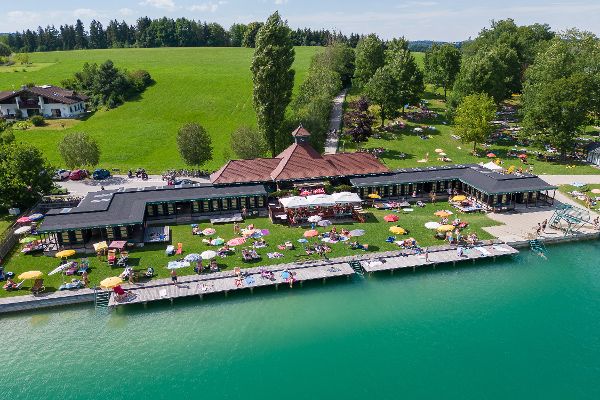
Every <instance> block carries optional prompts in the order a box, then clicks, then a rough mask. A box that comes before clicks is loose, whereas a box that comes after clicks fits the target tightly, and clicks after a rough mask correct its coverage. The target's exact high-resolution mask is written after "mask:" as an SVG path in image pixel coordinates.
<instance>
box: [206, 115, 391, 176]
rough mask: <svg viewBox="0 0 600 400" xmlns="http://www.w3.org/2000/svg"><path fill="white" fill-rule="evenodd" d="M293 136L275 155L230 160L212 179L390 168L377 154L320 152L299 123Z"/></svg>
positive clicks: (358, 173) (337, 173)
mask: <svg viewBox="0 0 600 400" xmlns="http://www.w3.org/2000/svg"><path fill="white" fill-rule="evenodd" d="M292 136H293V137H294V143H293V144H292V145H291V146H289V147H288V148H287V149H285V150H284V151H282V152H281V153H280V154H279V155H277V156H276V157H274V158H257V159H253V160H232V161H230V162H228V163H227V164H225V165H224V166H223V168H221V169H220V170H219V171H217V172H215V173H214V174H212V175H211V182H213V183H214V184H237V183H248V182H263V183H269V182H275V183H280V182H292V181H298V180H313V179H323V178H337V177H344V178H346V177H350V176H365V175H372V174H381V173H386V172H389V169H388V168H387V167H386V166H385V165H383V164H382V163H381V161H379V159H377V157H375V156H373V155H372V154H369V153H338V154H325V155H321V154H319V152H317V151H316V150H315V149H314V148H313V147H312V146H311V145H310V143H309V141H308V139H309V138H310V133H309V132H308V131H307V130H306V129H305V128H304V127H302V125H300V126H299V127H298V128H296V129H295V130H294V131H293V132H292ZM267 172H268V173H267Z"/></svg>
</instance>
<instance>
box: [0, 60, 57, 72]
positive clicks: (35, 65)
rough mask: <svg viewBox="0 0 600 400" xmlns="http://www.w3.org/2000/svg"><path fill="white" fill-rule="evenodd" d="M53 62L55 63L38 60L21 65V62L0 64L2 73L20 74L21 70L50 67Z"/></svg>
mask: <svg viewBox="0 0 600 400" xmlns="http://www.w3.org/2000/svg"><path fill="white" fill-rule="evenodd" d="M52 64H54V63H51V62H50V63H41V62H38V63H31V64H26V65H21V64H13V65H0V73H13V74H18V73H21V72H22V73H26V72H33V71H39V70H40V69H42V68H46V67H49V66H50V65H52Z"/></svg>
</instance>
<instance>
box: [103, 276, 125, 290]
mask: <svg viewBox="0 0 600 400" xmlns="http://www.w3.org/2000/svg"><path fill="white" fill-rule="evenodd" d="M121 282H123V279H121V278H120V277H118V276H111V277H110V278H106V279H103V280H101V281H100V287H101V288H102V289H111V288H114V287H115V286H117V285H119V284H120V283H121Z"/></svg>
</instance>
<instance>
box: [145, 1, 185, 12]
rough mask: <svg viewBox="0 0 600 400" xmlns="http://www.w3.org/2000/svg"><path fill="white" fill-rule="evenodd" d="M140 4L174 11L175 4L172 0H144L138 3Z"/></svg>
mask: <svg viewBox="0 0 600 400" xmlns="http://www.w3.org/2000/svg"><path fill="white" fill-rule="evenodd" d="M140 5H142V6H151V7H155V8H160V9H162V10H167V11H175V10H176V9H177V6H176V5H175V1H173V0H144V1H142V2H141V3H140Z"/></svg>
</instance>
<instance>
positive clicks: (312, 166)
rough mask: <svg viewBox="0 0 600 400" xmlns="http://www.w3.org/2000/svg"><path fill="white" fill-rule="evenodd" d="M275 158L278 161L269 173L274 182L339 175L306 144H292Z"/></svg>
mask: <svg viewBox="0 0 600 400" xmlns="http://www.w3.org/2000/svg"><path fill="white" fill-rule="evenodd" d="M276 158H278V159H280V161H279V164H278V165H277V167H276V168H275V169H274V170H273V172H271V178H272V179H273V180H274V181H285V180H291V179H306V178H315V177H327V176H337V175H340V173H339V172H338V171H337V169H336V168H335V167H333V165H331V164H330V163H328V162H327V161H325V159H324V158H323V156H321V155H320V154H319V153H318V152H317V151H316V150H315V149H313V148H312V146H311V145H310V144H308V143H294V144H292V145H291V146H290V147H288V148H287V149H285V150H284V151H282V152H281V153H280V154H279V155H278V156H277V157H276Z"/></svg>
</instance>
